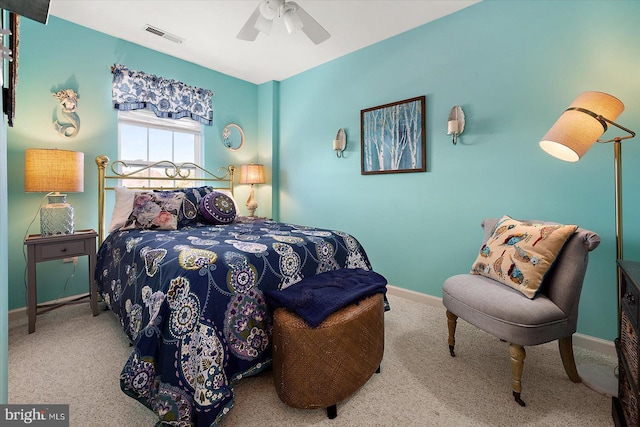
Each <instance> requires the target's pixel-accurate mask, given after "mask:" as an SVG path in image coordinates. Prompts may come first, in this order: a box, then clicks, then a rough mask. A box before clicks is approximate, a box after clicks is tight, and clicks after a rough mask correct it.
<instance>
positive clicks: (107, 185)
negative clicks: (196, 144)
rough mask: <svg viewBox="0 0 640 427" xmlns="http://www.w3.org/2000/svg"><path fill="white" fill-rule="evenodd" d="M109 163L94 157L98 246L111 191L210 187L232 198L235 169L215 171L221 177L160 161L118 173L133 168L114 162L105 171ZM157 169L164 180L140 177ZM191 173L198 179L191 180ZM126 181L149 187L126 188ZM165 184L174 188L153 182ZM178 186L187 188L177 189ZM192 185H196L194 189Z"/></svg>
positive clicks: (233, 167)
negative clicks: (171, 183) (107, 199)
mask: <svg viewBox="0 0 640 427" xmlns="http://www.w3.org/2000/svg"><path fill="white" fill-rule="evenodd" d="M109 163H110V160H109V157H107V156H105V155H100V156H98V157H96V165H98V242H100V243H102V242H103V240H104V238H105V236H106V233H105V230H106V224H105V218H106V216H105V214H106V212H105V210H106V192H107V190H114V189H115V188H116V187H117V186H118V185H121V186H124V187H128V188H131V189H140V190H174V189H177V188H180V187H185V186H196V185H211V186H212V187H214V188H217V189H225V190H229V191H231V194H233V178H234V175H235V172H236V167H235V166H234V165H229V166H226V167H220V168H218V173H219V174H221V175H220V176H219V175H216V174H214V173H212V172H209V171H208V170H206V169H204V168H202V167H201V166H198V165H196V164H195V163H191V162H186V163H174V162H172V161H169V160H162V161H159V162H156V163H153V164H149V165H145V166H141V167H139V168H136V169H134V170H129V171H127V172H126V173H125V172H121V171H120V170H127V169H128V168H131V167H135V166H130V165H128V164H127V163H126V162H123V161H121V160H116V161H115V162H113V163H111V166H109V168H108V169H107V165H109ZM120 168H122V169H120ZM157 169H164V174H165V176H159V177H156V176H141V174H144V173H145V172H150V171H151V170H157ZM194 172H195V174H200V175H201V176H193V173H194ZM127 180H129V181H130V183H131V182H134V181H142V180H143V181H146V182H147V183H148V184H150V185H144V186H136V185H131V186H129V185H126V181H127ZM168 180H169V181H173V183H174V184H175V185H172V186H166V185H160V184H159V185H158V186H154V185H153V182H154V181H157V182H160V181H162V182H163V183H166V181H168ZM180 183H183V184H186V185H180ZM194 183H199V184H195V185H194Z"/></svg>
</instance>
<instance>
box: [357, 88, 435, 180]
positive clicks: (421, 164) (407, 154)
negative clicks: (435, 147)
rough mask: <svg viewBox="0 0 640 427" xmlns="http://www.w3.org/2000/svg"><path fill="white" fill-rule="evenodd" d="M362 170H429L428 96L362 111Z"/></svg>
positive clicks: (390, 171)
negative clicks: (426, 120) (427, 138)
mask: <svg viewBox="0 0 640 427" xmlns="http://www.w3.org/2000/svg"><path fill="white" fill-rule="evenodd" d="M360 135H361V145H362V147H361V155H362V161H361V164H362V174H363V175H369V174H380V173H402V172H426V170H427V154H426V137H425V97H424V96H419V97H417V98H411V99H405V100H404V101H398V102H393V103H391V104H386V105H381V106H378V107H373V108H367V109H366V110H362V111H361V112H360Z"/></svg>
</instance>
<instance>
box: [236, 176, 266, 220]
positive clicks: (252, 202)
mask: <svg viewBox="0 0 640 427" xmlns="http://www.w3.org/2000/svg"><path fill="white" fill-rule="evenodd" d="M265 182H266V181H265V179H264V166H263V165H259V164H254V163H251V164H248V165H242V166H240V184H250V185H251V193H250V194H249V198H248V199H247V203H246V204H245V206H246V207H247V209H248V210H249V216H255V211H256V209H258V202H256V199H254V197H253V185H254V184H264V183H265Z"/></svg>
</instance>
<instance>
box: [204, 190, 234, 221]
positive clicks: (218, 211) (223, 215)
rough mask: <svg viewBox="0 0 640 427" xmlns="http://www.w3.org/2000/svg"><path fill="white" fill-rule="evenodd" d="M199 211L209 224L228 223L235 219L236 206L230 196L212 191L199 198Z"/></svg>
mask: <svg viewBox="0 0 640 427" xmlns="http://www.w3.org/2000/svg"><path fill="white" fill-rule="evenodd" d="M200 213H201V214H202V216H203V217H204V219H205V221H207V222H209V223H211V224H229V223H231V222H233V220H235V219H236V206H235V204H234V203H233V199H232V198H231V197H229V196H227V195H226V194H223V193H221V192H219V191H213V192H211V193H209V194H207V195H206V196H204V197H203V198H202V199H201V200H200Z"/></svg>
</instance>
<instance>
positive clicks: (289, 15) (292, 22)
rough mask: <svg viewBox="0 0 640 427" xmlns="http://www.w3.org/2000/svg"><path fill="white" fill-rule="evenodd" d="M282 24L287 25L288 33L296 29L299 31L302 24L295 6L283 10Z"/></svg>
mask: <svg viewBox="0 0 640 427" xmlns="http://www.w3.org/2000/svg"><path fill="white" fill-rule="evenodd" d="M284 25H285V27H287V31H288V32H289V34H293V33H295V32H296V31H299V30H301V29H302V27H303V26H304V25H303V24H302V20H301V19H300V16H298V12H296V9H295V7H292V8H290V9H287V10H286V11H285V12H284Z"/></svg>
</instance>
